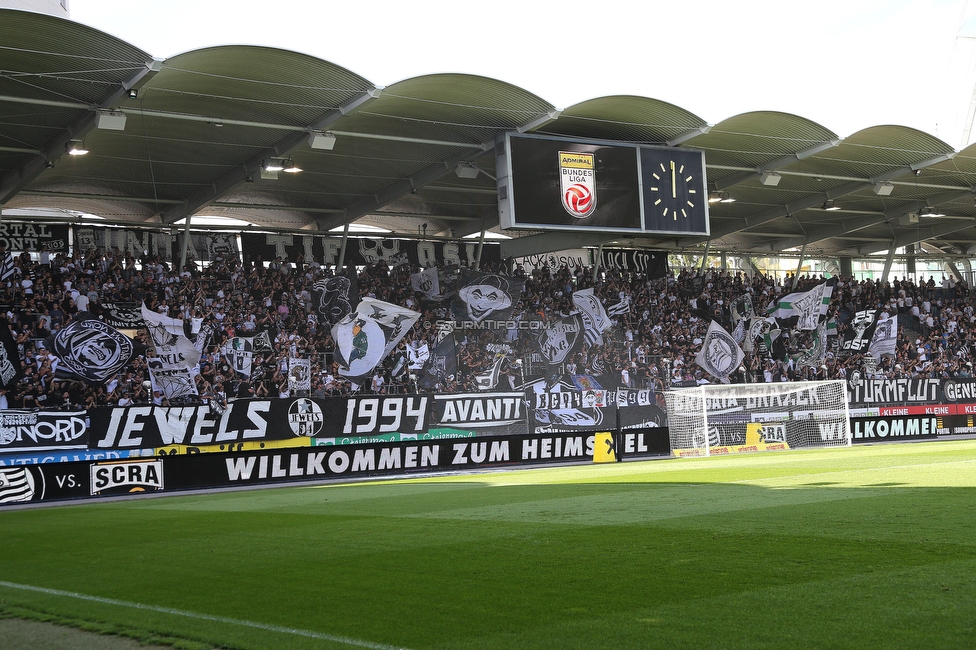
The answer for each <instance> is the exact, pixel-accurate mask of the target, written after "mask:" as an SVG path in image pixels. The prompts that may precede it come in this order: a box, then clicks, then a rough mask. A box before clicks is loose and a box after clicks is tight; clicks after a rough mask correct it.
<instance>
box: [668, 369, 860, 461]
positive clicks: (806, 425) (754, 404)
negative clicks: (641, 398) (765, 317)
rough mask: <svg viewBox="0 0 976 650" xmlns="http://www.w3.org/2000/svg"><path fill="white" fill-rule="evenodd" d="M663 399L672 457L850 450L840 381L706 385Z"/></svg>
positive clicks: (844, 388)
mask: <svg viewBox="0 0 976 650" xmlns="http://www.w3.org/2000/svg"><path fill="white" fill-rule="evenodd" d="M664 397H665V400H666V402H667V409H668V430H669V437H670V440H671V453H672V454H673V455H675V456H711V455H713V453H722V454H728V453H737V452H745V451H774V450H783V449H797V448H825V447H840V446H850V445H851V426H850V411H849V408H848V404H847V384H846V383H845V382H844V381H841V380H831V381H802V382H800V381H798V382H777V383H760V384H706V385H703V386H697V387H694V388H683V389H672V390H668V391H665V393H664Z"/></svg>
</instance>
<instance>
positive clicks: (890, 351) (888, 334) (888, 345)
mask: <svg viewBox="0 0 976 650" xmlns="http://www.w3.org/2000/svg"><path fill="white" fill-rule="evenodd" d="M897 344H898V315H897V314H895V315H894V316H889V317H888V318H885V319H884V320H881V319H880V318H879V319H878V324H877V325H876V326H875V328H874V335H873V336H872V337H871V343H870V344H869V345H868V350H869V351H870V352H871V356H873V357H874V358H875V359H880V358H881V357H883V356H885V355H888V356H892V357H893V356H895V352H896V348H897Z"/></svg>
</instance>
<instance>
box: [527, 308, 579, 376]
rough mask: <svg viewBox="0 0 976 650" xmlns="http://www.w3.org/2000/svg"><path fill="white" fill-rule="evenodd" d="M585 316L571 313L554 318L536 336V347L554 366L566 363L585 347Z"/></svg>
mask: <svg viewBox="0 0 976 650" xmlns="http://www.w3.org/2000/svg"><path fill="white" fill-rule="evenodd" d="M583 334H584V332H583V317H582V316H580V315H579V314H570V315H569V316H563V317H561V318H557V319H553V320H550V321H548V322H547V323H546V324H545V327H544V328H543V330H542V331H541V332H540V333H539V335H538V336H537V337H536V347H537V349H538V350H539V354H540V355H541V356H542V359H543V360H544V361H545V362H546V363H547V364H549V367H550V372H551V371H552V369H553V367H555V366H559V365H561V364H563V363H565V361H566V359H569V358H570V357H571V356H572V355H574V354H576V353H577V352H579V351H580V350H582V349H583V338H584V336H583Z"/></svg>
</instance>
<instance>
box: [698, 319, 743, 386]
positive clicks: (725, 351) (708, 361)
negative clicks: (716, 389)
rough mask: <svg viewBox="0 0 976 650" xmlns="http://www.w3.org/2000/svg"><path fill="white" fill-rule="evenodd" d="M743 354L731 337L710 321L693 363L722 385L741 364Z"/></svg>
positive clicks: (727, 381)
mask: <svg viewBox="0 0 976 650" xmlns="http://www.w3.org/2000/svg"><path fill="white" fill-rule="evenodd" d="M744 356H745V353H743V352H742V348H740V347H739V346H738V344H737V343H736V342H735V339H733V338H732V335H731V334H729V333H728V332H726V331H725V330H724V329H723V328H722V326H721V325H719V324H718V323H716V322H715V321H712V322H711V324H710V325H709V326H708V333H707V334H705V340H704V341H703V342H702V349H701V351H699V352H698V355H697V356H696V357H695V363H697V364H698V365H699V366H701V367H702V368H704V369H705V371H706V372H707V373H708V374H710V375H711V376H712V377H715V378H716V379H718V380H719V381H721V382H722V383H723V384H727V383H729V375H730V374H732V372H734V371H735V369H736V368H738V367H739V365H740V364H741V363H742V358H743V357H744Z"/></svg>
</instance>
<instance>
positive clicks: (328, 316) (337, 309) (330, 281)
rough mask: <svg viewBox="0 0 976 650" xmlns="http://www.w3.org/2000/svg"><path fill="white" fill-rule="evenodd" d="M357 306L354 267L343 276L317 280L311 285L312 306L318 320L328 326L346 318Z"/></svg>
mask: <svg viewBox="0 0 976 650" xmlns="http://www.w3.org/2000/svg"><path fill="white" fill-rule="evenodd" d="M358 304H359V278H358V276H357V275H356V267H349V268H347V269H346V272H345V273H344V274H343V275H335V276H333V277H330V278H324V279H321V280H317V281H316V282H315V283H314V284H313V285H312V305H313V308H314V309H315V313H316V315H317V316H318V317H319V319H321V320H323V321H325V322H327V323H328V324H329V326H330V327H331V326H332V325H335V324H336V323H338V322H339V321H341V320H342V319H343V318H345V317H346V316H348V315H349V314H350V313H352V311H353V310H354V309H356V307H357V305H358Z"/></svg>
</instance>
